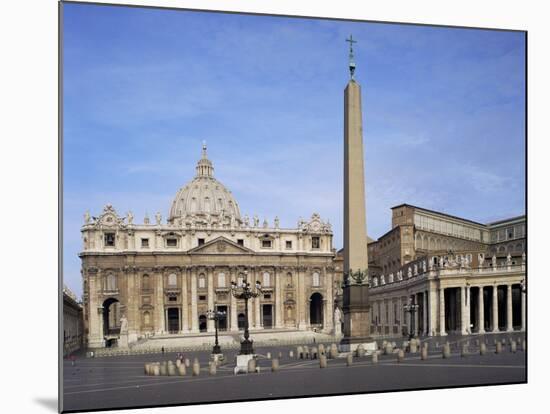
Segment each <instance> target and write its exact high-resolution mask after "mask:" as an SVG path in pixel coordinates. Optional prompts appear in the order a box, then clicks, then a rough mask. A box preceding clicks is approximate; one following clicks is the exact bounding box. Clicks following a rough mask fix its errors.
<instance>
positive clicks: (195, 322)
mask: <svg viewBox="0 0 550 414" xmlns="http://www.w3.org/2000/svg"><path fill="white" fill-rule="evenodd" d="M191 332H194V333H198V332H199V316H198V305H197V270H196V269H195V268H192V269H191Z"/></svg>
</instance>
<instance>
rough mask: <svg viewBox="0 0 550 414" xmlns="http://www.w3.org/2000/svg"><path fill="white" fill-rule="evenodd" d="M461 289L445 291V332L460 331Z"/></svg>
mask: <svg viewBox="0 0 550 414" xmlns="http://www.w3.org/2000/svg"><path fill="white" fill-rule="evenodd" d="M458 291H459V288H447V289H445V325H446V326H445V331H446V332H456V331H458V329H459V321H460V302H459V298H458Z"/></svg>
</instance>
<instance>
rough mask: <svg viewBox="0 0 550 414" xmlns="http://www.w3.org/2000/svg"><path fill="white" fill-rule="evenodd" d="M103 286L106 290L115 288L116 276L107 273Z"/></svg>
mask: <svg viewBox="0 0 550 414" xmlns="http://www.w3.org/2000/svg"><path fill="white" fill-rule="evenodd" d="M105 288H106V289H107V290H116V288H117V287H116V276H115V275H114V274H112V273H109V274H108V275H107V280H106V283H105Z"/></svg>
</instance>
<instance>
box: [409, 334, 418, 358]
mask: <svg viewBox="0 0 550 414" xmlns="http://www.w3.org/2000/svg"><path fill="white" fill-rule="evenodd" d="M409 351H410V353H411V354H416V353H417V352H418V349H417V344H416V340H415V339H414V338H413V339H411V343H410V344H409Z"/></svg>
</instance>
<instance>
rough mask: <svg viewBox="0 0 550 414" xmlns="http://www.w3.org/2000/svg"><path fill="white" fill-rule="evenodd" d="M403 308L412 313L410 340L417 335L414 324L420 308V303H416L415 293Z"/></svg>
mask: <svg viewBox="0 0 550 414" xmlns="http://www.w3.org/2000/svg"><path fill="white" fill-rule="evenodd" d="M403 308H404V309H405V311H406V312H409V314H410V319H411V323H410V331H409V340H410V339H412V338H414V337H415V336H416V335H415V329H416V328H415V326H414V314H415V313H416V311H417V310H418V305H417V304H416V301H415V295H411V297H410V300H409V303H408V304H406V305H404V306H403Z"/></svg>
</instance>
